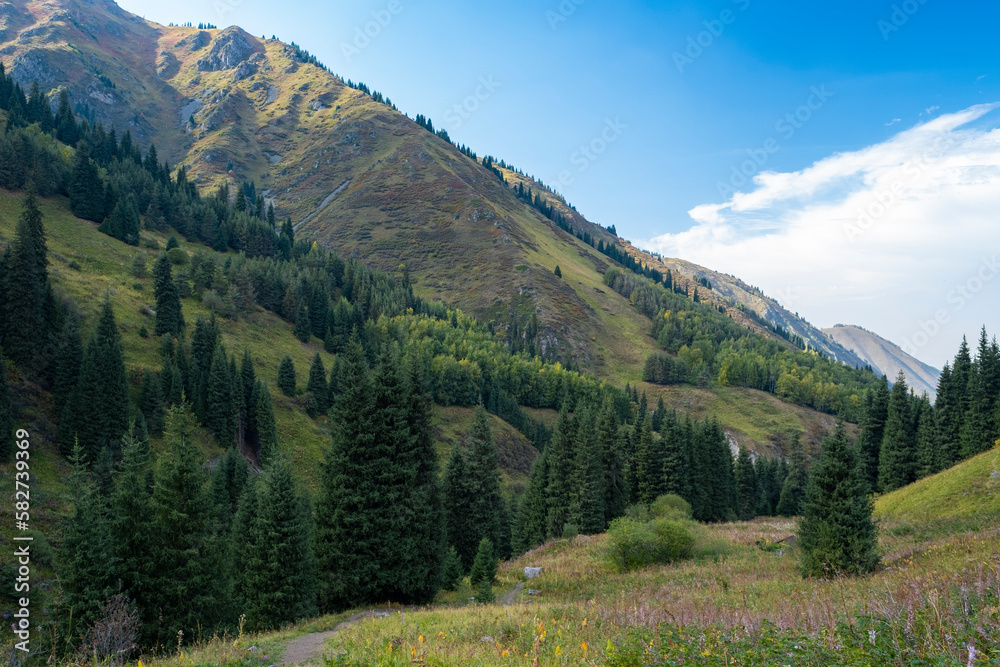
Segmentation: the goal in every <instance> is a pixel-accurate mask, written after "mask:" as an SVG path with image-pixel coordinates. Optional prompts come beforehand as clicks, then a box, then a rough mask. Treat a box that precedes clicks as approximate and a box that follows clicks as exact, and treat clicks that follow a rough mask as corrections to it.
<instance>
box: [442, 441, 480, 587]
mask: <svg viewBox="0 0 1000 667" xmlns="http://www.w3.org/2000/svg"><path fill="white" fill-rule="evenodd" d="M466 466H467V464H466V458H465V455H464V454H463V453H462V449H461V446H460V445H458V444H457V443H456V444H455V445H454V446H452V449H451V457H450V458H449V459H448V464H447V465H446V466H445V469H444V480H443V482H442V489H441V490H442V493H443V500H444V514H445V525H446V530H447V535H448V542H449V543H450V544H451V546H452V547H453V548H454V549H455V550H456V551H457V552H458V555H459V558H461V560H462V569H463V570H464V571H467V570H468V569H469V568H470V567H471V566H472V560H473V559H474V558H475V556H476V545H477V543H476V541H475V533H474V532H473V527H472V523H471V521H470V520H469V515H468V508H469V505H470V504H471V503H472V491H471V489H470V485H469V474H468V470H467V467H466Z"/></svg>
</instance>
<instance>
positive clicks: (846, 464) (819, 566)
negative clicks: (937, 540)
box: [798, 424, 881, 577]
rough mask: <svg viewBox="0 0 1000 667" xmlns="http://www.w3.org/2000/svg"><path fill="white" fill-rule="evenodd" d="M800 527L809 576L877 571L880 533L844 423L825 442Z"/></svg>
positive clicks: (804, 565) (803, 562)
mask: <svg viewBox="0 0 1000 667" xmlns="http://www.w3.org/2000/svg"><path fill="white" fill-rule="evenodd" d="M803 515H804V517H803V519H802V522H801V523H800V524H799V529H798V543H799V548H800V549H801V562H800V566H801V569H802V573H803V575H804V576H807V577H833V576H837V575H839V574H854V575H861V574H867V573H869V572H871V571H873V570H874V569H875V568H876V567H878V565H879V562H880V560H881V559H880V557H879V555H878V534H877V528H876V526H875V522H874V521H873V520H872V501H871V499H870V498H869V496H868V485H867V483H866V482H865V481H864V480H863V479H862V477H861V470H860V469H859V466H858V457H857V454H856V453H855V450H854V448H853V447H852V446H851V444H850V442H849V441H848V438H847V432H846V431H845V429H844V425H843V424H839V425H838V426H837V430H836V432H835V433H834V434H833V436H831V437H829V438H827V439H826V440H825V441H824V442H823V448H822V454H821V456H820V459H819V461H818V462H817V463H816V464H815V465H814V466H813V469H812V471H811V474H810V479H809V489H808V491H807V493H806V503H805V507H804V508H803Z"/></svg>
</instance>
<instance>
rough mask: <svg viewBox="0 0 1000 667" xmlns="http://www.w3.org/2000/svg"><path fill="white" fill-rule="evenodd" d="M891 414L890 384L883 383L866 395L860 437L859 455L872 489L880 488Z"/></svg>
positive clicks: (884, 380)
mask: <svg viewBox="0 0 1000 667" xmlns="http://www.w3.org/2000/svg"><path fill="white" fill-rule="evenodd" d="M888 414H889V382H888V380H887V379H886V378H885V376H883V377H882V381H881V382H880V383H879V384H878V386H877V387H876V388H875V389H869V390H868V391H867V392H866V393H865V408H864V412H863V413H862V417H861V434H860V435H859V436H858V444H857V447H858V453H859V456H860V458H861V465H862V472H863V473H864V479H865V481H866V482H867V483H868V486H869V488H870V489H872V490H875V489H877V488H878V469H879V458H880V457H881V452H882V440H883V437H884V435H885V420H886V418H887V417H888Z"/></svg>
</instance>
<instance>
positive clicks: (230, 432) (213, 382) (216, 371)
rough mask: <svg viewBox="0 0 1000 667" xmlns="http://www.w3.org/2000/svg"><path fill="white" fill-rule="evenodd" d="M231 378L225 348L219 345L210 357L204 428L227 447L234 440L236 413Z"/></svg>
mask: <svg viewBox="0 0 1000 667" xmlns="http://www.w3.org/2000/svg"><path fill="white" fill-rule="evenodd" d="M235 404H236V401H235V396H234V392H233V379H232V376H231V375H230V368H229V362H228V361H227V360H226V352H225V349H224V348H223V347H222V346H221V345H219V346H218V347H216V348H215V354H214V355H213V357H212V367H211V370H210V371H209V375H208V388H207V391H206V397H205V410H206V412H205V428H207V429H208V430H209V431H211V432H212V435H214V436H215V440H216V442H218V443H219V444H220V445H221V446H223V447H229V446H230V445H232V444H234V443H235V442H236V415H235V413H234V408H235Z"/></svg>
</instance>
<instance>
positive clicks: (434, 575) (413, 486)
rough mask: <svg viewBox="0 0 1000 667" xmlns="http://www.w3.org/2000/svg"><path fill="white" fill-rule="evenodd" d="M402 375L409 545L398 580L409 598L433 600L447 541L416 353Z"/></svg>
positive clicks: (402, 451) (402, 458) (427, 407)
mask: <svg viewBox="0 0 1000 667" xmlns="http://www.w3.org/2000/svg"><path fill="white" fill-rule="evenodd" d="M406 380H407V382H406V386H405V394H406V396H407V401H406V423H407V424H408V425H409V438H408V439H407V440H406V441H405V443H403V446H402V447H401V448H400V452H399V460H400V461H402V462H408V465H407V468H408V471H407V475H408V479H407V486H408V489H407V493H408V496H409V500H408V501H404V506H406V507H407V508H408V510H409V512H410V514H409V516H408V518H407V538H408V541H409V542H410V544H411V545H412V547H411V553H410V554H409V556H408V558H407V560H406V561H405V564H404V566H403V567H402V568H401V572H400V576H399V580H400V581H401V582H402V588H403V590H404V591H405V592H406V593H407V594H408V595H409V596H410V598H411V599H412V600H414V601H416V602H419V603H423V602H429V601H430V600H432V599H433V598H434V595H435V594H436V593H437V590H438V588H439V587H440V585H441V582H442V576H443V566H444V560H445V557H446V556H447V548H448V545H447V541H446V534H445V517H444V506H443V503H442V493H441V486H440V481H439V478H440V468H439V467H438V457H437V451H436V450H435V447H434V438H433V434H432V429H431V421H430V419H431V415H430V404H429V403H430V402H429V400H428V398H427V397H426V396H425V395H424V393H423V391H422V390H421V387H422V385H423V378H422V376H421V372H420V366H419V364H418V362H417V360H416V358H412V359H411V360H410V363H409V365H408V368H407V378H406Z"/></svg>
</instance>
